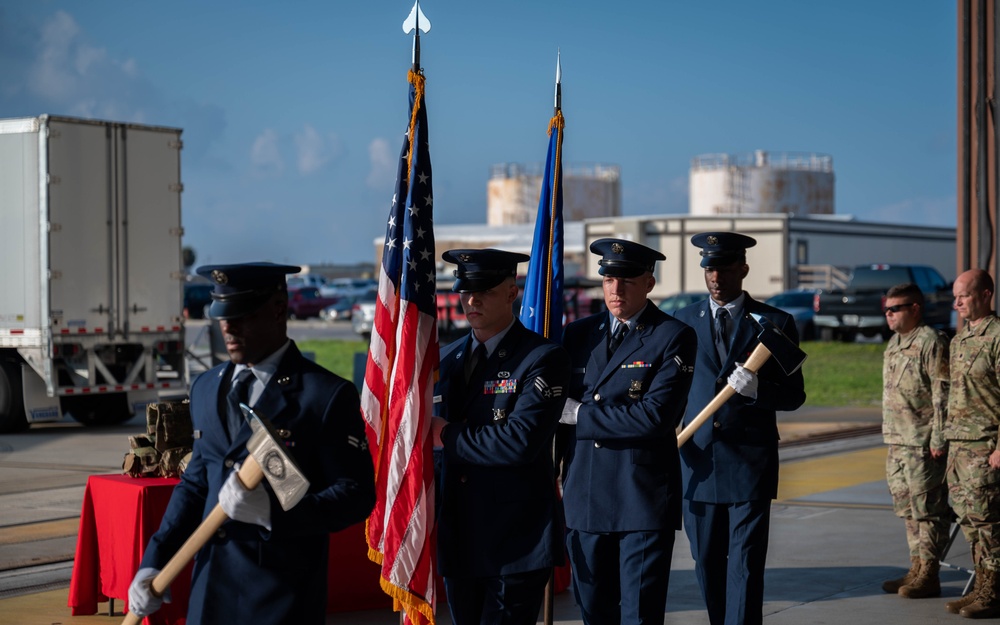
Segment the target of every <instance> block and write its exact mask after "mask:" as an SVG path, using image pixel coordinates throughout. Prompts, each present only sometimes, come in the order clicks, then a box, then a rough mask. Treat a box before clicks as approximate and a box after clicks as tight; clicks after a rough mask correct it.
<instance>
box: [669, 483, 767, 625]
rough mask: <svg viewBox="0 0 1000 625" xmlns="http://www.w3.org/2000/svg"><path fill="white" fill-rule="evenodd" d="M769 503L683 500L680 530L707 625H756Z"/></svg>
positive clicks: (761, 601) (761, 597)
mask: <svg viewBox="0 0 1000 625" xmlns="http://www.w3.org/2000/svg"><path fill="white" fill-rule="evenodd" d="M770 525H771V500H770V499H763V500H757V501H744V502H740V503H721V504H712V503H705V502H701V501H688V500H685V501H684V529H685V531H686V532H687V535H688V540H689V541H690V543H691V556H692V557H693V558H694V562H695V569H694V570H695V576H696V577H697V578H698V585H699V586H701V594H702V596H703V597H704V598H705V606H706V607H707V608H708V618H709V621H710V622H711V624H712V625H759V624H760V623H761V621H762V620H763V612H764V565H765V561H766V560H767V541H768V533H769V530H770Z"/></svg>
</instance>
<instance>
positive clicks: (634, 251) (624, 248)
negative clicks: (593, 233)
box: [590, 239, 667, 278]
mask: <svg viewBox="0 0 1000 625" xmlns="http://www.w3.org/2000/svg"><path fill="white" fill-rule="evenodd" d="M590 251H591V252H593V253H594V254H599V255H601V256H602V257H603V258H601V260H599V261H598V262H597V264H598V265H600V266H601V268H600V269H598V270H597V273H599V274H601V275H602V276H611V277H616V278H635V277H636V276H641V275H642V274H644V273H646V272H647V271H653V267H654V265H655V264H656V261H658V260H666V259H667V257H666V256H664V255H663V254H661V253H660V252H658V251H656V250H654V249H652V248H649V247H646V246H645V245H641V244H639V243H636V242H634V241H626V240H625V239H598V240H596V241H594V242H593V243H591V244H590Z"/></svg>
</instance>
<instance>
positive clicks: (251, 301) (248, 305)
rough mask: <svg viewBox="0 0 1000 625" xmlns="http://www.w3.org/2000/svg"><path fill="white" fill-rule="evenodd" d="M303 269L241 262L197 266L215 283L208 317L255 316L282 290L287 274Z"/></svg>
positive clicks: (201, 273) (292, 266) (199, 273)
mask: <svg viewBox="0 0 1000 625" xmlns="http://www.w3.org/2000/svg"><path fill="white" fill-rule="evenodd" d="M301 270H302V268H301V267H296V266H295V265H277V264H275V263H240V264H234V265H205V266H202V267H198V269H197V272H198V275H200V276H204V277H206V278H208V279H209V280H211V281H212V282H213V283H214V284H215V290H213V291H212V306H211V307H210V308H209V310H208V314H209V315H210V316H211V317H212V318H213V319H236V318H238V317H242V316H243V315H246V314H248V313H252V312H253V311H255V310H257V309H258V308H260V307H261V306H263V305H264V302H266V301H267V300H269V299H271V296H272V295H274V294H275V293H277V292H278V291H283V290H284V289H285V288H286V287H285V275H286V274H290V273H298V272H300V271H301Z"/></svg>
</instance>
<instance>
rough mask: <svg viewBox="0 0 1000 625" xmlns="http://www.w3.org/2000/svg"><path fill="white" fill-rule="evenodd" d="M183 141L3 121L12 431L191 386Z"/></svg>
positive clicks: (152, 131) (120, 414) (3, 425)
mask: <svg viewBox="0 0 1000 625" xmlns="http://www.w3.org/2000/svg"><path fill="white" fill-rule="evenodd" d="M180 135H181V130H180V129H176V128H164V127H156V126H148V125H140V124H129V123H118V122H107V121H96V120H85V119H76V118H69V117H57V116H52V115H41V116H38V117H25V118H18V119H3V120H0V431H14V430H19V429H23V428H25V427H27V426H28V425H29V424H31V423H35V422H42V421H56V420H60V419H62V417H63V415H64V414H69V415H70V416H72V417H73V418H74V419H76V420H77V421H80V422H82V423H85V424H88V425H102V424H111V423H117V422H120V421H123V420H125V419H127V418H129V417H130V416H132V415H133V414H134V413H135V412H136V411H137V410H142V409H143V408H144V406H145V404H146V403H147V402H150V401H155V400H156V399H157V398H158V397H159V396H160V395H161V394H168V395H169V394H183V393H184V392H185V390H186V383H187V380H186V377H187V376H186V369H185V364H184V326H183V320H182V316H181V307H182V288H183V266H182V257H181V235H182V229H181V199H180V198H181V191H182V184H181V179H180V151H181V147H182V144H181V138H180Z"/></svg>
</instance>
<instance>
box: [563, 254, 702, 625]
mask: <svg viewBox="0 0 1000 625" xmlns="http://www.w3.org/2000/svg"><path fill="white" fill-rule="evenodd" d="M590 251H591V252H593V253H594V254H597V255H599V256H601V260H600V261H599V265H600V269H599V270H598V272H599V273H600V274H601V275H602V276H604V278H603V288H604V303H605V304H606V305H607V308H608V312H601V313H598V314H596V315H592V316H590V317H587V318H585V319H581V320H579V321H575V322H573V323H571V324H570V325H569V326H567V327H566V330H565V332H564V334H563V344H564V345H565V346H566V348H567V349H568V350H569V352H570V356H571V357H572V367H573V368H572V378H571V383H570V391H569V398H568V399H567V400H566V406H565V409H564V411H563V415H562V418H561V419H560V421H561V422H562V423H564V424H566V425H565V426H563V432H561V433H560V449H564V452H563V454H564V459H563V462H564V464H563V504H564V506H565V510H566V527H567V537H566V544H567V548H568V552H569V557H570V564H571V566H572V572H573V589H574V592H575V593H576V599H577V603H578V604H579V606H580V609H581V612H582V615H583V621H584V622H585V623H587V624H588V625H619V624H633V623H634V624H638V623H646V624H648V623H663V618H664V611H665V609H666V601H667V583H668V580H669V577H670V558H671V554H672V551H673V546H674V534H675V532H676V531H677V530H678V529H680V521H681V476H680V465H679V461H678V457H677V437H676V434H675V432H676V428H677V424H678V422H679V421H680V418H681V415H682V414H683V413H684V405H685V403H686V401H687V395H688V388H689V386H690V384H691V372H692V364H693V363H694V358H695V349H696V341H697V339H696V337H695V334H694V331H693V330H692V329H691V328H689V327H687V326H686V325H684V324H683V323H680V322H679V321H677V320H676V319H674V318H673V317H671V316H670V315H667V314H666V313H664V312H663V311H661V310H660V309H659V308H657V307H656V306H655V305H654V304H653V303H652V302H650V301H649V300H648V299H647V295H648V294H649V292H650V291H651V290H652V288H653V286H654V285H655V284H656V278H654V277H653V269H654V265H655V264H656V261H658V260H664V256H663V254H661V253H659V252H657V251H656V250H653V249H650V248H648V247H646V246H644V245H640V244H638V243H633V242H632V241H625V240H621V239H600V240H598V241H594V242H593V243H592V244H591V246H590ZM568 426H572V427H568ZM564 435H565V438H566V441H565V445H563V444H562V443H563V441H562V439H563V438H564Z"/></svg>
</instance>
